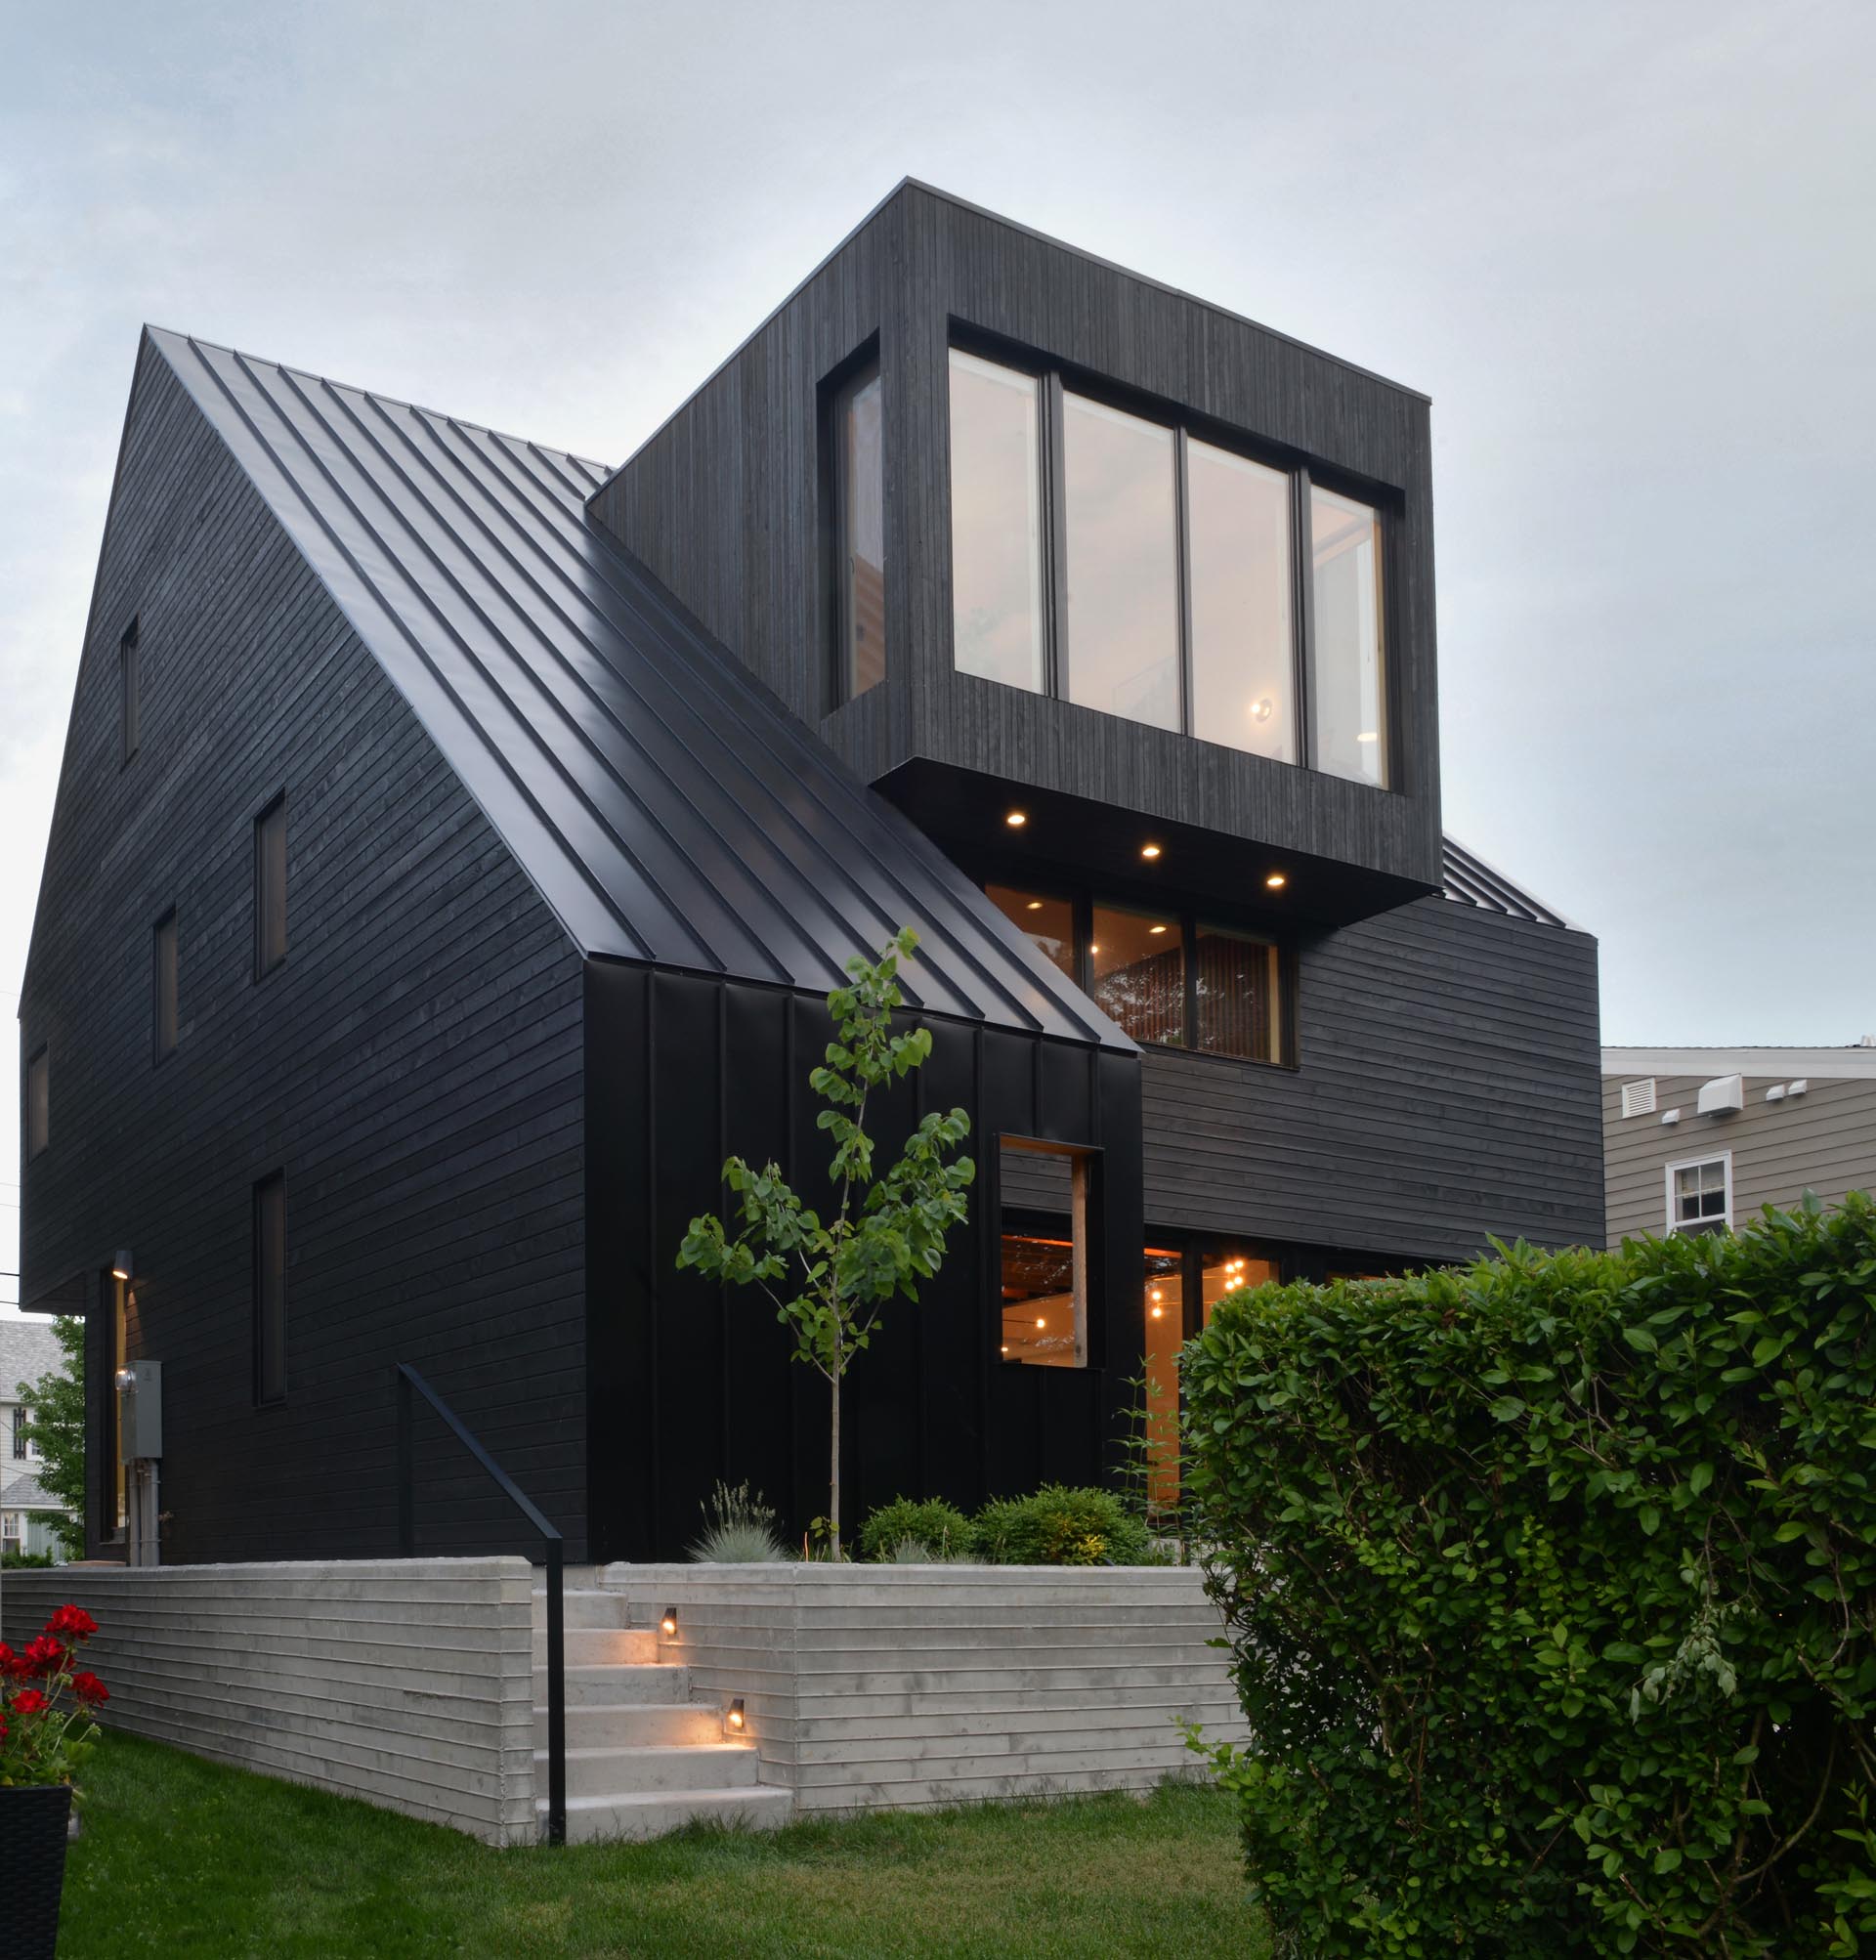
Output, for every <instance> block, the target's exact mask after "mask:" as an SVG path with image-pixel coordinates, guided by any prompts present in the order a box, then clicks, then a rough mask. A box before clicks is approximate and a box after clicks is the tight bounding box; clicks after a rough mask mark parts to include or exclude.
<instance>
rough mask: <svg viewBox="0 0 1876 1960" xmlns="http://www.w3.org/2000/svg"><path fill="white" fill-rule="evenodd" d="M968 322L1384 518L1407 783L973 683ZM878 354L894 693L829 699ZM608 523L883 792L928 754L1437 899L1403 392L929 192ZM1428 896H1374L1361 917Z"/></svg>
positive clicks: (623, 498)
mask: <svg viewBox="0 0 1876 1960" xmlns="http://www.w3.org/2000/svg"><path fill="white" fill-rule="evenodd" d="M954 322H960V323H961V324H962V325H963V326H965V327H967V328H971V329H976V330H978V331H980V332H985V333H991V334H995V335H999V336H1002V337H1003V338H1004V339H1007V340H1009V341H1013V342H1016V343H1020V344H1021V345H1023V346H1024V347H1027V348H1030V349H1033V350H1035V351H1036V352H1038V353H1040V354H1043V355H1045V356H1048V357H1050V358H1052V359H1055V360H1058V361H1061V362H1068V363H1071V364H1073V365H1074V366H1076V367H1078V368H1080V369H1082V370H1084V371H1086V372H1087V373H1089V374H1092V375H1095V376H1099V377H1102V378H1104V379H1106V380H1108V381H1110V382H1112V383H1115V384H1118V385H1120V386H1122V387H1124V388H1128V389H1131V390H1135V391H1137V392H1138V393H1139V394H1140V395H1141V396H1142V397H1147V398H1151V399H1152V400H1154V401H1155V402H1158V403H1160V404H1164V405H1174V406H1177V407H1179V408H1181V409H1184V410H1186V411H1189V412H1190V413H1192V414H1194V415H1197V416H1200V417H1204V418H1207V419H1208V420H1209V421H1210V422H1212V423H1213V424H1215V425H1216V426H1217V427H1218V428H1220V429H1223V430H1226V431H1235V432H1237V433H1239V434H1241V435H1243V436H1245V437H1248V438H1255V439H1258V440H1259V441H1261V442H1263V443H1265V444H1267V445H1273V446H1276V447H1277V448H1278V449H1279V450H1281V451H1282V452H1284V453H1286V454H1288V455H1289V456H1291V457H1292V458H1293V459H1295V460H1299V461H1307V462H1309V463H1311V464H1312V465H1313V466H1315V467H1317V468H1319V469H1324V470H1327V471H1330V472H1332V473H1335V472H1339V473H1341V476H1342V478H1343V480H1344V481H1345V482H1347V483H1349V484H1350V485H1351V486H1353V487H1355V488H1359V489H1365V490H1367V491H1368V492H1369V493H1370V494H1372V495H1374V496H1375V497H1376V498H1377V499H1378V501H1379V502H1381V503H1382V505H1383V506H1384V507H1385V508H1386V509H1387V510H1388V511H1389V513H1390V546H1389V562H1388V567H1387V573H1388V576H1387V580H1386V614H1387V621H1388V645H1389V660H1390V667H1391V678H1392V688H1393V696H1394V699H1393V702H1392V708H1391V714H1392V723H1393V748H1392V754H1393V783H1394V788H1392V789H1389V790H1379V789H1375V788H1370V787H1368V786H1366V785H1363V784H1355V783H1346V782H1343V781H1341V780H1340V779H1338V778H1335V777H1331V776H1325V775H1320V774H1317V773H1314V772H1310V771H1305V770H1300V769H1296V768H1291V767H1288V766H1286V765H1284V764H1281V763H1275V762H1270V761H1267V760H1265V759H1264V758H1261V757H1258V756H1251V755H1244V754H1240V753H1238V752H1237V751H1235V750H1232V749H1228V748H1224V747H1221V746H1216V745H1215V744H1210V743H1203V742H1198V741H1194V740H1191V739H1189V738H1186V737H1183V736H1178V735H1173V734H1169V733H1167V732H1166V731H1164V730H1160V729H1152V728H1146V727H1143V726H1141V725H1140V724H1137V723H1133V722H1129V721H1126V720H1122V719H1120V718H1118V717H1115V716H1112V715H1103V714H1099V713H1096V712H1095V711H1094V710H1092V709H1089V708H1086V707H1079V706H1076V705H1074V704H1073V703H1067V702H1057V701H1050V700H1045V699H1044V698H1042V697H1040V696H1036V695H1031V694H1027V693H1025V692H1023V691H1021V690H1019V689H1015V688H1007V687H1000V686H997V685H995V684H994V683H991V682H987V681H983V680H980V679H977V678H976V677H974V676H971V675H960V674H958V673H956V672H954V670H953V666H952V618H951V604H952V602H951V542H950V539H951V524H950V502H949V499H950V490H949V482H948V464H947V459H948V443H949V434H948V432H949V396H948V386H947V348H948V345H949V341H950V337H951V335H952V332H953V329H954ZM874 333H877V335H878V336H879V361H880V373H881V384H882V389H883V405H884V416H885V440H886V479H885V534H886V554H887V569H886V601H885V604H886V637H887V674H888V677H887V679H886V681H885V682H884V683H882V684H881V685H880V686H878V687H876V688H874V689H873V690H872V691H871V692H869V693H868V694H866V695H864V696H862V697H861V698H860V699H859V700H858V701H855V702H853V703H848V704H846V705H844V706H836V705H835V703H834V702H833V700H832V696H831V660H830V657H829V642H830V626H829V611H828V607H829V599H828V594H827V592H826V590H825V589H824V571H823V567H824V536H823V529H822V524H823V519H822V513H823V510H824V507H825V504H826V485H825V482H824V477H825V469H824V466H823V461H822V458H821V455H820V445H819V442H818V435H817V413H818V407H817V390H818V388H819V385H820V384H821V382H822V381H823V380H824V378H825V377H826V376H827V375H828V374H829V373H830V371H831V369H833V368H834V367H836V366H837V365H838V363H840V362H842V361H844V360H845V359H846V358H847V357H848V356H849V355H850V354H852V353H853V351H854V350H855V349H856V348H858V347H859V346H860V345H861V344H862V343H863V342H864V341H866V340H867V339H869V338H870V337H871V336H872V335H873V334H874ZM592 509H593V511H594V514H595V515H596V516H597V517H598V518H599V519H600V521H601V522H603V523H604V524H606V525H607V526H608V527H609V528H610V529H611V530H612V531H613V532H614V533H616V534H617V535H618V537H619V538H621V539H622V540H623V541H624V543H625V544H626V545H627V546H628V547H629V548H630V549H631V550H633V551H634V552H636V553H637V554H638V555H639V556H640V557H641V558H643V559H644V560H645V561H646V563H647V564H649V565H650V566H651V568H652V569H653V571H654V572H656V573H657V574H658V575H659V576H660V577H661V578H662V579H663V580H664V581H665V582H666V583H667V584H668V585H670V586H671V588H672V589H673V590H674V591H675V592H676V593H677V594H678V595H679V596H680V597H681V598H682V599H683V600H684V601H685V602H686V603H687V604H688V605H689V606H691V607H692V608H693V610H695V611H696V612H697V613H698V614H699V616H700V617H701V618H703V621H704V623H705V624H706V625H707V626H709V627H710V628H711V630H712V631H714V632H715V633H717V634H718V635H719V636H720V637H721V638H722V639H724V640H725V641H726V642H727V643H728V644H729V645H730V646H731V647H733V648H735V649H736V650H737V651H738V652H739V654H740V655H741V657H742V658H743V659H744V660H746V662H747V663H748V664H749V665H750V666H751V667H753V668H754V670H755V671H756V672H757V673H758V674H760V675H761V676H762V678H763V679H764V680H765V681H767V682H768V684H769V685H770V686H771V687H772V688H774V689H775V690H776V692H777V693H778V694H780V695H781V696H782V698H783V699H784V700H785V701H787V702H788V703H789V705H790V706H792V707H793V708H794V709H795V711H796V712H797V713H799V714H801V715H802V716H803V717H804V719H806V720H807V721H808V722H809V723H810V724H811V725H815V726H819V727H820V728H821V729H822V732H823V734H824V735H825V736H826V737H827V739H828V740H829V741H830V742H831V744H832V745H833V746H834V747H835V748H836V749H837V750H838V751H839V752H840V753H841V754H842V755H843V756H844V757H845V758H846V759H847V760H848V761H849V762H850V763H851V764H853V766H854V767H855V768H856V769H858V770H859V771H860V773H861V774H862V775H863V776H865V777H867V778H868V779H869V780H873V781H877V780H880V779H882V778H884V777H886V776H888V775H890V774H892V773H893V772H894V771H895V770H902V769H904V768H905V767H906V766H907V765H909V764H912V763H914V762H915V761H917V760H922V761H924V762H926V763H936V764H939V765H942V766H944V767H946V768H950V769H956V770H960V771H963V770H968V771H977V772H981V773H983V774H984V775H986V776H988V777H990V778H993V779H997V780H999V781H1001V782H1003V783H1008V784H1023V785H1029V786H1032V787H1034V788H1039V789H1043V790H1046V791H1053V792H1058V793H1061V794H1064V795H1072V796H1076V797H1080V798H1084V799H1087V801H1089V802H1091V803H1094V804H1097V805H1101V806H1105V807H1112V808H1119V809H1126V810H1133V811H1137V812H1140V813H1142V814H1144V815H1147V816H1152V817H1157V818H1160V819H1162V820H1165V821H1167V822H1170V823H1173V824H1181V825H1186V826H1190V827H1192V828H1193V829H1194V830H1197V831H1213V832H1216V833H1218V834H1220V835H1221V836H1225V837H1232V838H1238V839H1242V840H1247V841H1250V842H1253V843H1256V844H1258V846H1261V847H1266V848H1269V849H1274V850H1278V851H1283V852H1294V853H1297V854H1299V855H1300V856H1307V857H1312V858H1315V859H1319V860H1325V861H1333V862H1336V863H1341V864H1344V865H1348V866H1353V867H1359V868H1362V869H1364V870H1365V871H1367V872H1369V873H1373V874H1374V875H1376V876H1377V877H1380V878H1384V879H1391V880H1398V881H1405V882H1406V883H1408V884H1410V885H1418V886H1419V887H1420V888H1421V889H1427V888H1428V887H1431V886H1433V885H1435V884H1437V882H1438V879H1439V839H1440V824H1439V751H1438V725H1437V721H1438V717H1437V702H1436V688H1435V668H1436V658H1435V645H1434V617H1433V556H1432V499H1431V443H1430V433H1429V421H1428V405H1427V403H1426V400H1425V399H1424V398H1423V397H1421V396H1419V395H1417V394H1415V393H1413V392H1412V391H1411V390H1408V389H1404V388H1400V387H1398V386H1396V385H1395V384H1393V383H1390V382H1387V381H1384V380H1381V379H1379V378H1377V377H1375V376H1373V375H1370V374H1366V373H1364V372H1363V371H1361V370H1360V369H1358V368H1354V367H1351V366H1349V365H1348V364H1347V363H1345V362H1341V361H1338V360H1336V359H1335V358H1334V357H1333V356H1330V355H1326V354H1322V353H1320V352H1317V351H1316V350H1314V349H1311V348H1307V347H1303V346H1301V345H1300V344H1299V343H1297V342H1295V341H1293V340H1289V339H1287V338H1285V337H1284V336H1283V335H1281V334H1279V333H1274V332H1271V331H1269V330H1268V329H1266V328H1263V327H1260V326H1257V325H1255V324H1253V323H1252V322H1250V321H1248V320H1241V319H1239V318H1237V317H1236V316H1234V315H1231V314H1228V313H1226V312H1224V311H1222V310H1221V309H1219V308H1216V307H1213V306H1209V305H1207V304H1205V303H1204V302H1202V301H1199V300H1195V299H1192V298H1191V297H1189V296H1188V295H1185V294H1182V293H1178V292H1174V291H1172V289H1171V288H1169V287H1166V286H1162V285H1158V284H1156V283H1154V282H1153V281H1151V280H1150V279H1145V278H1141V277H1136V276H1134V275H1132V274H1129V273H1124V272H1122V271H1120V270H1119V269H1117V268H1115V267H1112V266H1109V265H1105V264H1103V263H1102V262H1100V261H1098V260H1096V259H1092V258H1089V257H1088V256H1087V255H1086V254H1084V253H1081V252H1077V251H1073V250H1071V249H1068V248H1067V247H1064V246H1062V245H1058V244H1055V243H1053V242H1052V241H1050V240H1048V239H1045V238H1042V237H1039V236H1038V235H1037V234H1034V233H1031V232H1027V231H1025V230H1023V229H1022V228H1021V227H1020V226H1017V225H1013V224H1010V223H1009V222H1007V221H1006V220H1003V219H1000V218H997V217H995V216H993V215H991V214H989V213H986V212H982V211H978V210H975V209H973V208H971V207H970V206H968V205H964V204H961V203H959V202H958V201H957V200H955V199H953V198H949V197H946V196H943V195H940V194H938V193H935V192H930V191H927V190H925V189H923V188H922V187H920V186H917V185H911V184H909V185H906V186H904V187H902V188H901V190H900V191H898V192H896V193H895V194H894V195H893V196H892V197H890V198H889V199H888V200H887V201H886V203H885V204H883V205H882V206H881V207H880V209H879V210H878V211H877V212H875V213H874V216H873V217H872V218H870V219H869V220H868V221H867V223H866V224H864V225H863V226H862V227H861V228H860V229H859V231H858V232H856V233H855V234H854V235H853V236H852V237H851V238H849V239H848V240H847V241H846V243H845V244H843V245H842V246H841V247H840V248H839V250H838V251H836V252H835V253H834V254H833V256H832V257H831V259H829V260H828V262H827V263H826V264H825V265H823V266H822V267H821V268H819V269H818V270H817V271H816V272H815V274H814V275H813V276H812V277H810V278H809V279H808V280H806V281H805V282H804V284H803V285H802V286H801V287H800V288H799V289H798V291H797V292H795V293H794V294H793V295H791V296H790V298H789V300H788V301H787V302H786V303H785V304H784V305H783V306H782V307H781V308H780V309H779V310H778V312H777V313H776V314H775V315H774V316H773V317H772V318H771V319H770V320H768V321H767V322H766V323H765V324H764V325H763V326H762V327H761V328H759V329H758V330H757V332H756V333H755V334H753V335H752V336H751V337H750V339H749V340H748V341H747V342H746V344H745V345H744V347H743V348H741V349H740V350H739V351H738V352H737V353H736V354H735V355H734V356H733V357H732V358H731V359H730V360H729V361H728V362H726V363H725V364H724V366H723V367H722V368H720V369H719V370H718V372H717V373H716V374H715V375H714V376H712V377H711V378H710V380H709V381H708V382H707V383H706V384H705V385H704V386H703V388H702V389H700V390H699V392H698V393H697V394H696V395H695V396H694V397H692V399H691V400H690V401H689V402H687V403H686V404H685V405H684V406H683V407H682V408H681V409H680V410H679V411H678V412H677V414H676V415H674V416H673V417H672V418H671V420H670V421H669V422H667V423H666V424H665V425H664V426H663V427H662V428H661V429H660V430H659V431H658V432H657V434H656V435H654V436H653V437H652V438H651V439H650V441H648V442H647V443H646V444H645V446H644V447H642V448H641V449H640V450H639V451H638V452H637V453H636V454H635V455H634V456H632V457H631V459H630V460H629V461H628V462H627V463H626V464H625V465H624V466H623V467H622V468H621V469H620V470H619V471H618V473H617V474H616V475H615V476H614V477H613V478H612V480H611V481H610V482H609V483H608V484H607V485H606V487H605V488H604V489H603V490H601V491H600V492H599V493H598V495H597V496H596V497H595V498H594V500H593V504H592ZM921 821H922V819H921ZM1408 896H1411V893H1410V892H1409V891H1406V890H1401V889H1395V890H1394V891H1392V893H1391V895H1383V896H1381V897H1380V898H1379V899H1378V900H1377V899H1376V898H1375V896H1374V895H1372V894H1371V895H1370V896H1369V897H1368V898H1367V899H1365V900H1363V901H1361V902H1358V903H1357V902H1354V901H1352V900H1351V902H1350V905H1349V908H1348V909H1347V910H1346V911H1344V912H1343V914H1342V915H1341V916H1359V914H1360V912H1362V911H1364V910H1366V911H1373V910H1375V909H1376V908H1377V903H1395V902H1398V901H1399V900H1400V899H1402V898H1405V897H1408Z"/></svg>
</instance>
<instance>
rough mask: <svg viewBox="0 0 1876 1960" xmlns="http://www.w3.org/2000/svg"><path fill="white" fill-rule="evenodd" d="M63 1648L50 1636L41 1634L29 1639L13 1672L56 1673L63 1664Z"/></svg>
mask: <svg viewBox="0 0 1876 1960" xmlns="http://www.w3.org/2000/svg"><path fill="white" fill-rule="evenodd" d="M64 1658H65V1650H64V1647H63V1646H61V1645H60V1644H59V1642H58V1641H57V1640H53V1639H51V1638H50V1636H48V1635H45V1634H41V1635H40V1636H39V1638H38V1639H37V1640H33V1641H31V1642H30V1643H29V1644H28V1645H27V1647H26V1650H25V1652H24V1653H22V1654H21V1656H20V1660H19V1662H18V1663H16V1665H15V1668H14V1672H15V1673H16V1674H21V1675H30V1674H57V1673H58V1672H59V1669H60V1668H61V1666H62V1665H63V1664H64Z"/></svg>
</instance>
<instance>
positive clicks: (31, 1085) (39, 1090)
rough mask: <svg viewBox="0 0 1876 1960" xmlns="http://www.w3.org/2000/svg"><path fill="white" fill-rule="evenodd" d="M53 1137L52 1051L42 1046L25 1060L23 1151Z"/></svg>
mask: <svg viewBox="0 0 1876 1960" xmlns="http://www.w3.org/2000/svg"><path fill="white" fill-rule="evenodd" d="M51 1141H52V1054H51V1050H50V1049H47V1048H43V1047H42V1048H41V1049H40V1050H39V1052H38V1053H37V1054H36V1055H34V1056H33V1057H32V1059H31V1060H30V1061H29V1062H27V1064H26V1155H27V1157H29V1158H31V1157H37V1156H38V1155H39V1153H40V1151H42V1150H43V1149H45V1147H46V1145H47V1144H48V1143H50V1142H51Z"/></svg>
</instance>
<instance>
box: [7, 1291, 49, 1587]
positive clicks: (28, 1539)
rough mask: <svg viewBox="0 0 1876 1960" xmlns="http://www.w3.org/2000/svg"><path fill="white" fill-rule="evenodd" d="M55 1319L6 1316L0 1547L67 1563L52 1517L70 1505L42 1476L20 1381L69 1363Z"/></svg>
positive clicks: (46, 1373)
mask: <svg viewBox="0 0 1876 1960" xmlns="http://www.w3.org/2000/svg"><path fill="white" fill-rule="evenodd" d="M64 1361H65V1356H64V1349H63V1348H62V1347H61V1346H60V1345H59V1340H58V1337H57V1336H56V1335H55V1334H54V1333H53V1331H52V1326H51V1323H50V1322H48V1321H42V1320H15V1319H12V1318H5V1319H0V1552H31V1553H35V1554H37V1553H45V1552H49V1553H51V1554H52V1555H53V1557H54V1558H55V1559H57V1560H58V1561H59V1562H61V1563H64V1557H65V1552H64V1546H63V1545H62V1544H61V1542H60V1540H59V1536H58V1533H57V1532H55V1531H54V1530H53V1528H52V1520H53V1518H54V1517H56V1516H58V1515H59V1514H60V1513H62V1512H63V1511H64V1506H63V1505H62V1504H60V1503H59V1502H58V1500H57V1499H56V1498H53V1497H51V1496H49V1495H48V1494H47V1492H46V1490H45V1489H44V1487H43V1486H42V1485H41V1484H40V1482H39V1452H38V1449H37V1448H36V1447H35V1446H34V1443H33V1440H32V1426H31V1424H29V1423H28V1422H27V1421H26V1412H25V1410H24V1409H23V1408H22V1407H21V1403H20V1385H21V1383H22V1382H25V1383H37V1382H38V1381H39V1379H40V1377H41V1376H45V1375H56V1374H57V1373H58V1372H59V1370H60V1369H61V1368H63V1367H64Z"/></svg>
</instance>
